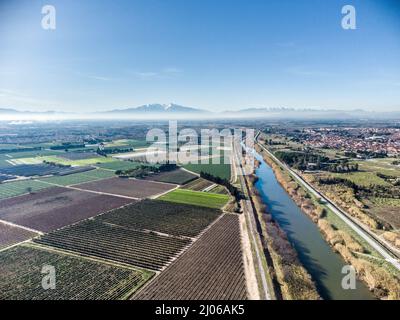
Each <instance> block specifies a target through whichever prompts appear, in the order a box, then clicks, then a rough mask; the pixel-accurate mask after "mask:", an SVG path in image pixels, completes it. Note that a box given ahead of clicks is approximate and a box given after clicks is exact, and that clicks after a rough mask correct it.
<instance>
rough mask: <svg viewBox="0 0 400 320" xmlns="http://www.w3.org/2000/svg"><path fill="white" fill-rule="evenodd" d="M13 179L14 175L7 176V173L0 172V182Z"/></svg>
mask: <svg viewBox="0 0 400 320" xmlns="http://www.w3.org/2000/svg"><path fill="white" fill-rule="evenodd" d="M13 179H15V177H13V176H8V175H5V174H1V173H0V183H2V182H3V181H7V180H13Z"/></svg>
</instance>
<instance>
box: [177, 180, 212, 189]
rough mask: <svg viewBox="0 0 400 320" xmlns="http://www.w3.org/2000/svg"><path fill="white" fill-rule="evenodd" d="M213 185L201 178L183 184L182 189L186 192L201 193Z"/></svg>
mask: <svg viewBox="0 0 400 320" xmlns="http://www.w3.org/2000/svg"><path fill="white" fill-rule="evenodd" d="M213 184H214V183H213V182H211V181H208V180H206V179H203V178H198V179H196V180H194V181H191V182H189V183H188V184H185V185H184V186H183V187H182V189H188V190H193V191H203V190H204V189H206V188H208V187H210V186H212V185H213Z"/></svg>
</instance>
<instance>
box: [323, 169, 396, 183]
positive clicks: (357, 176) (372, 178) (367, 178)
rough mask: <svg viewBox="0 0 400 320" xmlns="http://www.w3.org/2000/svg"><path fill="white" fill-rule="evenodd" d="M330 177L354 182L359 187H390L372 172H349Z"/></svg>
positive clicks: (332, 174)
mask: <svg viewBox="0 0 400 320" xmlns="http://www.w3.org/2000/svg"><path fill="white" fill-rule="evenodd" d="M329 175H330V176H332V177H337V178H343V179H347V180H350V181H352V182H354V183H355V184H357V185H359V186H364V187H368V186H370V185H380V186H390V183H388V182H386V181H385V180H383V179H382V178H379V177H378V176H377V175H376V173H374V172H362V171H360V172H350V173H329Z"/></svg>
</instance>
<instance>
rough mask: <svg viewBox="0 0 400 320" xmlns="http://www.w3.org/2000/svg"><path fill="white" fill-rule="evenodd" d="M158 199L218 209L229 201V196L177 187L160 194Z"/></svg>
mask: <svg viewBox="0 0 400 320" xmlns="http://www.w3.org/2000/svg"><path fill="white" fill-rule="evenodd" d="M159 200H164V201H171V202H176V203H186V204H192V205H196V206H202V207H208V208H216V209H218V208H222V207H223V206H224V205H225V204H226V203H227V202H228V201H229V196H228V195H226V194H217V193H209V192H200V191H192V190H186V189H177V190H174V191H171V192H169V193H167V194H165V195H163V196H161V197H160V198H159Z"/></svg>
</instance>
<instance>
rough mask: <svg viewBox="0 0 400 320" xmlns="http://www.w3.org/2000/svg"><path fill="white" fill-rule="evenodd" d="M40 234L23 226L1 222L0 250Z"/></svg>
mask: <svg viewBox="0 0 400 320" xmlns="http://www.w3.org/2000/svg"><path fill="white" fill-rule="evenodd" d="M37 235H38V234H37V233H36V232H31V231H28V230H25V229H22V228H18V227H14V226H10V225H8V224H5V223H2V222H0V250H1V249H4V248H6V247H8V246H11V245H13V244H16V243H18V242H22V241H25V240H28V239H31V238H33V237H35V236H37Z"/></svg>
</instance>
